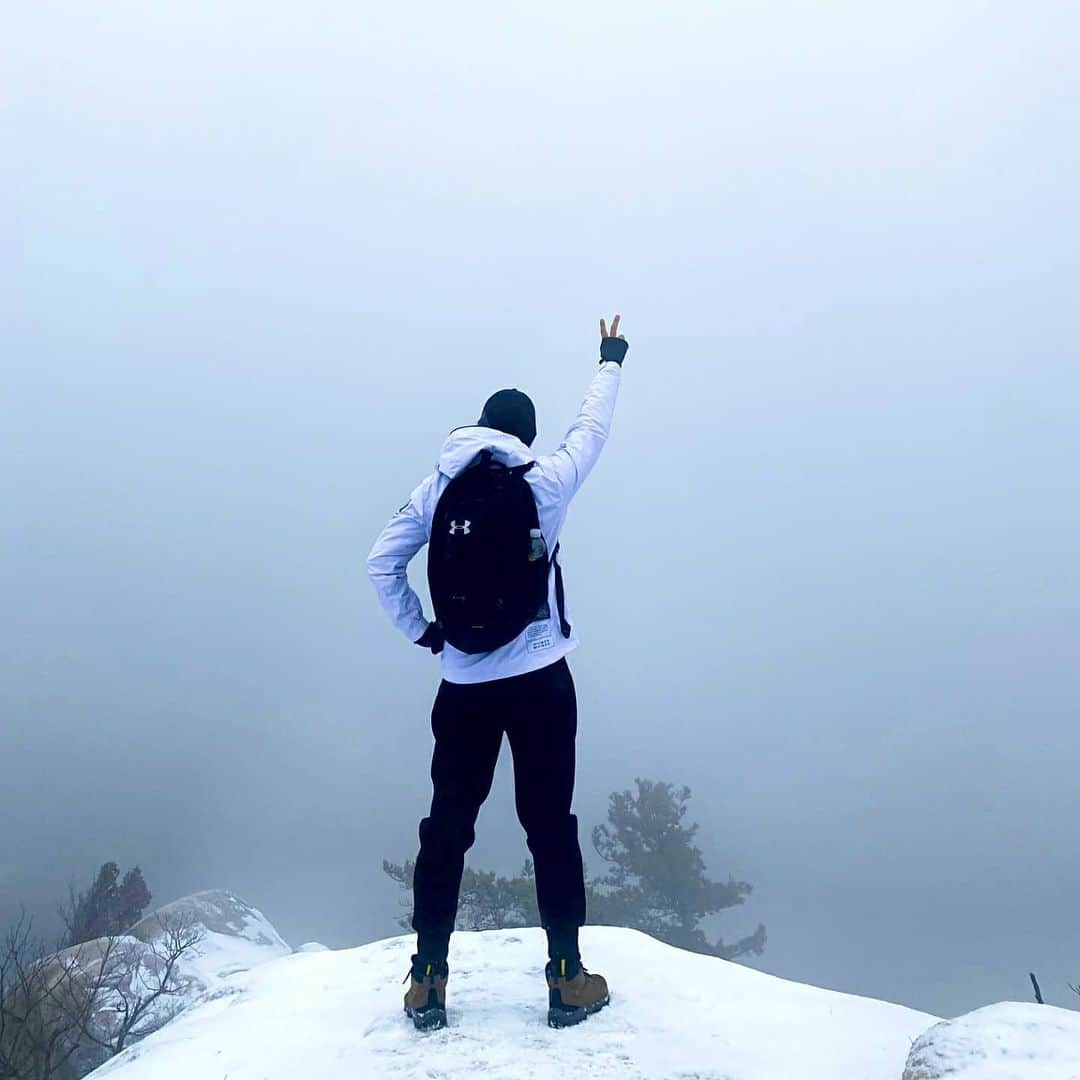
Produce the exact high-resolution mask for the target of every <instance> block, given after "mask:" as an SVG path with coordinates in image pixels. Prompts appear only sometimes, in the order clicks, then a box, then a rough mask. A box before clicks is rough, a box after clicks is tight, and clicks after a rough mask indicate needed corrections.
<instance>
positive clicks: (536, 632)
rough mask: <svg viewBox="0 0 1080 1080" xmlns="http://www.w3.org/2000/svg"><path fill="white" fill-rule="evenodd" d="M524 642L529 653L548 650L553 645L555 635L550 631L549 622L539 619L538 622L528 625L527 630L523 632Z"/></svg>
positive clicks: (548, 620)
mask: <svg viewBox="0 0 1080 1080" xmlns="http://www.w3.org/2000/svg"><path fill="white" fill-rule="evenodd" d="M525 641H526V643H527V645H528V649H529V652H540V651H541V650H542V649H550V648H551V646H552V645H554V644H555V635H554V634H553V633H552V631H551V620H550V619H541V620H540V621H539V622H534V623H529V625H528V628H527V629H526V630H525Z"/></svg>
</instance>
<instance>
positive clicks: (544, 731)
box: [412, 659, 585, 959]
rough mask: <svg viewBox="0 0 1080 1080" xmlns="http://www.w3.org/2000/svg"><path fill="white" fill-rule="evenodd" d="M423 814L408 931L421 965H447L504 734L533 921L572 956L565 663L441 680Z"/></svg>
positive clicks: (578, 921) (573, 889)
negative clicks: (526, 854)
mask: <svg viewBox="0 0 1080 1080" xmlns="http://www.w3.org/2000/svg"><path fill="white" fill-rule="evenodd" d="M431 728H432V731H433V732H434V734H435V750H434V753H433V755H432V759H431V782H432V786H433V788H434V793H433V795H432V799H431V813H430V814H429V815H428V816H427V817H426V818H424V820H423V821H421V822H420V854H419V855H418V856H417V859H416V874H415V877H414V879H413V918H412V924H413V929H414V930H416V932H417V935H418V938H419V941H418V944H417V951H418V952H419V953H420V954H421V955H422V956H423V957H424V958H425V959H443V958H445V956H446V949H447V944H448V942H449V940H450V933H451V931H452V930H453V928H454V918H455V916H456V914H457V903H458V891H459V890H460V888H461V874H462V871H463V869H464V865H465V852H466V851H468V849H469V848H470V847H471V846H472V844H473V841H474V840H475V839H476V834H475V832H474V831H473V827H474V826H475V824H476V816H477V814H478V813H479V812H480V807H481V806H482V805H483V802H484V800H485V799H486V798H487V796H488V792H489V791H490V790H491V781H492V779H493V777H494V775H495V763H496V761H497V760H498V757H499V749H500V747H501V746H502V737H503V732H505V733H506V735H507V738H508V739H509V742H510V751H511V753H512V754H513V758H514V799H515V802H516V804H517V815H518V819H519V820H520V821H521V824H522V825H523V826H524V827H525V835H526V839H527V842H528V845H529V851H530V852H532V857H533V863H534V866H535V868H536V899H537V903H538V905H539V908H540V921H541V924H542V925H543V927H544V928H545V929H546V930H547V931H548V937H549V947H550V948H551V951H552V953H553V954H555V953H557V952H563V951H573V952H576V948H577V928H578V927H579V926H581V925H582V924H583V923H584V922H585V875H584V870H583V868H582V862H581V848H580V847H579V845H578V835H577V818H576V817H575V816H574V815H573V814H571V813H570V802H571V799H572V797H573V793H574V741H575V738H576V736H577V697H576V695H575V693H574V680H573V678H572V677H571V675H570V668H569V667H568V666H567V663H566V660H565V659H563V660H559V661H557V662H556V663H554V664H551V665H550V666H548V667H545V668H541V669H540V670H539V671H532V672H529V673H528V674H526V675H515V676H513V677H511V678H509V679H498V680H496V681H495V682H485V683H476V684H473V685H465V684H459V683H450V682H446V681H444V682H443V683H442V684H441V685H440V687H439V693H438V695H437V696H436V698H435V706H434V708H433V709H432V712H431Z"/></svg>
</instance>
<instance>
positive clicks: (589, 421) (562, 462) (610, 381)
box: [538, 361, 622, 502]
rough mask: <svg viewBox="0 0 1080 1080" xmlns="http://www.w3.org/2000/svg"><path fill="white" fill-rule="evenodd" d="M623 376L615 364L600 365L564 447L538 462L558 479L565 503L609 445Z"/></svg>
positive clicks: (567, 435)
mask: <svg viewBox="0 0 1080 1080" xmlns="http://www.w3.org/2000/svg"><path fill="white" fill-rule="evenodd" d="M621 377H622V368H621V367H620V366H619V365H618V364H616V363H615V362H614V361H609V362H608V363H606V364H601V365H600V370H599V371H597V373H596V374H595V375H594V376H593V380H592V382H591V383H589V389H588V390H587V391H586V393H585V400H584V401H583V402H582V403H581V408H580V410H578V414H577V418H576V419H575V420H574V422H573V423H572V424H571V425H570V430H569V431H567V433H566V437H565V438H564V439H563V441H562V445H561V446H560V447H559V449H558V450H556V451H555V453H553V454H549V455H548V456H547V457H543V458H540V460H539V462H538V464H539V465H540V467H541V469H542V471H543V472H544V473H545V474H547V475H548V476H551V477H553V478H554V480H555V482H556V484H557V486H558V488H559V494H560V495H561V497H562V499H563V501H564V502H568V501H569V500H570V499H572V498H573V497H574V495H576V494H577V492H578V489H579V488H580V487H581V485H582V484H583V483H584V482H585V477H587V476H588V475H589V473H590V472H592V468H593V466H594V465H595V464H596V462H597V460H598V459H599V457H600V451H601V450H603V448H604V443H606V442H607V438H608V435H609V434H610V433H611V421H612V418H613V416H614V415H615V399H616V398H617V397H618V394H619V380H620V378H621Z"/></svg>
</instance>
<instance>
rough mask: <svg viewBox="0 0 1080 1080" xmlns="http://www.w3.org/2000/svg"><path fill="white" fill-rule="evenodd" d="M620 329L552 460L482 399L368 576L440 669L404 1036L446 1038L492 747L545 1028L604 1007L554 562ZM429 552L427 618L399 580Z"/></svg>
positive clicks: (527, 429) (531, 422)
mask: <svg viewBox="0 0 1080 1080" xmlns="http://www.w3.org/2000/svg"><path fill="white" fill-rule="evenodd" d="M619 321H620V316H618V315H616V316H615V317H614V319H612V322H611V328H610V330H609V329H608V327H607V325H606V323H605V320H603V319H601V320H600V366H599V369H598V370H597V372H596V374H595V375H594V376H593V378H592V381H591V382H590V384H589V388H588V390H587V392H586V394H585V400H584V401H583V403H582V405H581V408H580V410H579V412H578V415H577V417H576V419H575V420H574V422H573V423H572V424H571V425H570V428H569V430H568V431H567V433H566V436H565V438H564V439H563V442H562V444H561V445H560V446H559V448H558V449H557V450H556V451H555V452H554V453H552V454H548V455H546V456H542V457H536V456H534V455H533V454H532V452H531V450H530V447H531V446H532V443H533V441H534V439H535V438H536V412H535V409H534V407H533V403H532V401H531V400H530V399H529V398H528V397H527V395H525V394H524V393H522V392H521V391H520V390H516V389H510V390H500V391H498V392H497V393H495V394H493V395H492V396H491V397H490V398H488V400H487V402H486V403H485V404H484V407H483V410H482V412H481V414H480V419H479V420H478V421H477V423H476V424H475V425H471V426H467V427H460V428H456V429H455V430H453V431H451V433H450V435H449V437H448V438H447V439H446V442H445V443H444V445H443V447H442V450H441V451H440V453H439V458H438V463H437V465H436V468H435V470H434V471H433V472H432V473H431V474H430V475H429V476H427V477H426V478H425V479H424V480H423V481H422V482H421V483H420V484H419V486H417V487H416V489H415V490H414V491H413V492H412V494H411V495H410V496H409V499H408V501H407V502H406V503H405V505H404V506H402V508H401V509H400V510H399V511H398V512H397V513H396V514H395V515H394V516H393V517H392V518H391V519H390V521H389V523H388V524H387V526H386V527H385V528H384V529H383V531H382V532H381V533H380V535H379V537H378V539H377V540H376V541H375V544H374V546H373V547H372V549H371V553H370V555H369V556H368V560H367V570H368V575H369V577H370V579H371V581H372V584H373V585H374V587H375V591H376V593H377V594H378V597H379V600H380V602H381V603H382V606H383V608H384V609H385V610H386V612H387V614H388V615H389V616H390V619H391V620H392V621H393V623H394V625H395V626H396V627H397V628H398V629H399V630H401V631H402V632H403V633H404V634H405V636H406V637H407V638H408V639H409V640H410V641H412V642H415V643H416V644H417V645H420V646H422V647H424V648H427V649H430V650H431V652H432V653H434V654H437V655H441V658H442V682H441V683H440V686H439V690H438V693H437V695H436V698H435V704H434V706H433V709H432V714H431V726H432V732H433V734H434V736H435V745H434V750H433V753H432V761H431V781H432V789H433V791H432V799H431V808H430V811H429V813H428V816H427V817H425V818H424V819H423V820H422V821H421V822H420V830H419V831H420V851H419V854H418V856H417V859H416V870H415V875H414V880H413V915H412V926H413V929H414V930H415V931H416V934H417V945H416V953H415V954H414V956H413V957H412V965H411V968H410V975H411V982H410V987H409V991H408V993H407V994H406V995H405V1011H406V1013H407V1014H408V1015H409V1017H410V1018H411V1019H412V1020H413V1022H414V1024H415V1025H416V1027H417V1028H420V1029H429V1028H438V1027H443V1026H444V1025H445V1024H446V983H447V978H448V975H449V968H448V965H447V954H448V950H449V942H450V935H451V932H452V931H453V928H454V920H455V917H456V914H457V904H458V892H459V890H460V887H461V877H462V872H463V869H464V863H465V853H466V851H467V850H468V849H469V848H470V847H471V846H472V844H473V841H474V839H475V833H474V826H475V823H476V818H477V814H478V813H479V811H480V807H481V806H482V805H483V803H484V800H485V799H486V798H487V795H488V793H489V791H490V790H491V783H492V780H493V777H494V773H495V765H496V762H497V760H498V756H499V750H500V748H501V746H502V739H503V735H504V734H505V735H506V737H507V740H508V741H509V743H510V751H511V754H512V756H513V763H514V790H515V804H516V809H517V814H518V818H519V820H520V821H521V824H522V826H523V827H524V829H525V834H526V839H527V843H528V847H529V850H530V852H531V853H532V857H533V863H534V867H535V873H536V896H537V905H538V907H539V911H540V919H541V925H542V926H543V928H544V930H545V931H546V933H547V944H548V963H547V966H546V969H545V972H546V976H547V984H548V1022H549V1023H550V1024H551V1025H552V1026H553V1027H566V1026H570V1025H573V1024H576V1023H579V1022H580V1021H582V1020H584V1019H585V1018H586V1017H587V1016H589V1015H590V1014H591V1013H594V1012H596V1011H597V1010H599V1009H601V1008H603V1006H604V1005H606V1004H607V1003H608V1001H609V996H608V987H607V983H606V982H605V980H604V978H603V977H602V976H600V975H596V974H594V973H590V972H588V971H587V970H586V969H585V968H584V966H583V965H582V962H581V954H580V951H579V946H578V929H579V927H581V926H582V925H583V924H584V922H585V914H586V913H585V879H584V868H583V864H582V858H581V848H580V845H579V842H578V832H577V818H576V817H575V816H574V814H573V813H572V812H571V802H572V798H573V792H574V767H575V740H576V735H577V699H576V696H575V690H574V680H573V677H572V676H571V673H570V668H569V665H568V664H567V661H566V657H567V654H568V653H570V652H571V651H573V650H574V649H575V648H576V647H577V645H578V637H577V633H576V628H575V626H574V624H573V622H572V621H571V620H570V617H569V614H568V611H567V608H566V602H565V590H564V587H563V577H562V568H561V565H560V562H559V537H560V534H561V532H562V528H563V523H564V521H565V520H566V513H567V508H568V507H569V505H570V501H571V500H572V499H573V497H574V496H575V495H576V494H577V492H578V491H579V490H580V488H581V485H582V484H583V483H584V482H585V479H586V477H587V476H588V475H589V473H590V472H591V471H592V469H593V467H594V466H595V464H596V462H597V459H598V458H599V456H600V452H601V450H602V449H603V447H604V444H605V442H606V441H607V438H608V435H609V433H610V430H611V423H612V417H613V414H614V410H615V400H616V397H617V394H618V390H619V383H620V380H621V376H622V363H623V360H624V358H625V356H626V352H627V349H628V348H629V346H628V344H627V342H626V339H625V337H624V336H623V335H622V334H620V333H619ZM425 544H428V545H429V551H428V581H429V585H430V587H431V595H432V602H433V604H434V607H435V619H434V620H432V621H429V620H428V619H427V618H425V616H424V613H423V607H422V604H421V602H420V598H419V597H418V596H417V595H416V593H415V591H414V590H413V589H412V588H411V587H410V585H409V581H408V577H407V574H406V568H407V567H408V564H409V562H410V560H411V559H412V558H413V557H414V556H415V555H416V554H417V553H418V552H419V551H420V549H421V548H422V547H424V545H425Z"/></svg>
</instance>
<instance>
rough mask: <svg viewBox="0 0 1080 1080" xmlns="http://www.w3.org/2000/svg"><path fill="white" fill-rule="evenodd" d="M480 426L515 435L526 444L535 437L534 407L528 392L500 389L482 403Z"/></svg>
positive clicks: (530, 442)
mask: <svg viewBox="0 0 1080 1080" xmlns="http://www.w3.org/2000/svg"><path fill="white" fill-rule="evenodd" d="M478 423H479V424H480V426H481V427H489V428H495V430H496V431H505V432H506V433H507V435H516V436H517V437H518V438H519V439H520V440H521V441H522V442H523V443H524V444H525V445H526V446H532V444H533V439H535V438H536V409H534V408H533V403H532V402H531V401H530V400H529V395H528V394H523V393H522V392H521V391H520V390H500V391H499V392H498V393H496V394H492V395H491V397H489V398H488V399H487V402H486V403H485V405H484V411H483V412H482V413H481V414H480V419H479V421H478Z"/></svg>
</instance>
